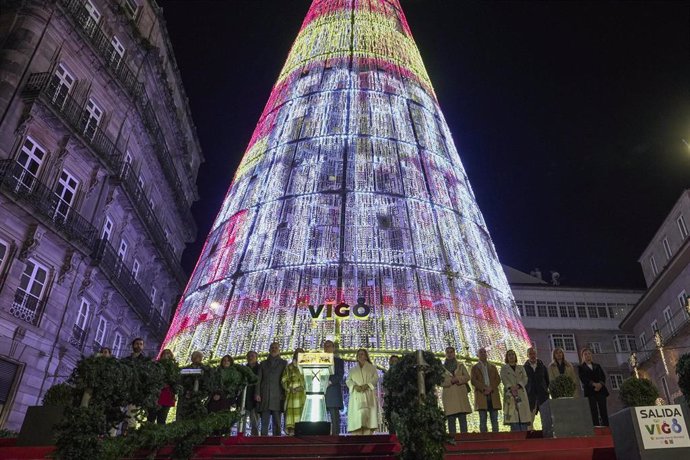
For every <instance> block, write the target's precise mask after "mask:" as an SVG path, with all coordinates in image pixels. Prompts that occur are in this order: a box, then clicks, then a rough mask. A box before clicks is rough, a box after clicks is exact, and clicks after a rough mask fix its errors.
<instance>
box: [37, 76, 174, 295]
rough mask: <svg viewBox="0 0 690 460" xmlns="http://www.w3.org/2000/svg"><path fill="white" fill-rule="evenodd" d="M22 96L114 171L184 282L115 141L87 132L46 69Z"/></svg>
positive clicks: (78, 108)
mask: <svg viewBox="0 0 690 460" xmlns="http://www.w3.org/2000/svg"><path fill="white" fill-rule="evenodd" d="M24 95H25V97H27V98H35V97H38V98H39V99H40V100H41V101H43V102H44V103H45V104H46V105H48V106H49V107H51V108H52V109H53V110H55V111H56V112H57V113H58V114H59V115H60V117H62V119H63V120H64V121H65V123H66V124H67V125H68V126H69V127H70V128H71V129H72V131H73V132H74V133H75V134H76V135H77V136H78V137H79V138H81V139H82V141H83V142H84V143H85V144H86V145H88V146H89V147H91V149H92V150H93V151H94V152H96V154H97V156H98V157H99V158H100V159H101V160H102V161H103V162H104V163H105V164H106V165H107V166H108V167H109V168H110V170H111V171H112V172H113V174H114V175H115V176H116V177H118V178H119V179H120V180H121V181H122V183H123V188H124V189H125V191H126V192H127V196H128V197H129V199H130V202H131V203H132V206H133V207H134V209H135V210H136V212H137V214H138V215H139V217H140V218H141V220H142V221H143V222H144V227H146V229H147V230H148V233H149V234H150V236H151V238H152V239H153V241H154V242H155V245H156V247H157V248H158V250H159V252H160V253H161V255H162V256H163V259H164V260H165V261H166V263H167V265H168V267H169V268H170V270H171V271H172V273H173V275H174V276H175V277H176V278H177V280H178V282H180V283H184V280H185V274H184V272H183V271H182V267H181V266H180V264H179V262H178V261H177V258H176V256H175V251H174V249H173V247H172V245H171V244H170V243H169V242H168V239H167V238H166V237H165V232H164V231H163V227H162V226H161V224H160V223H159V222H158V219H157V218H156V215H155V213H154V212H153V209H151V205H150V204H149V202H148V201H147V200H146V197H145V194H144V191H143V189H142V188H141V186H140V185H139V183H138V180H137V178H136V177H134V174H133V173H132V169H131V166H130V165H129V164H127V163H125V162H124V160H123V159H124V153H123V152H122V151H121V150H120V149H118V148H117V146H116V144H115V142H113V141H112V140H111V139H110V138H109V137H108V135H107V134H106V133H105V131H103V130H102V129H101V128H100V127H98V126H96V127H94V126H93V125H88V131H87V120H88V119H89V118H88V116H87V114H88V112H87V111H86V108H85V106H84V105H83V104H80V103H79V102H78V101H77V100H75V99H74V98H73V97H72V96H70V95H65V94H64V93H63V92H61V91H60V87H59V86H57V85H56V84H55V81H54V80H53V79H52V78H51V75H50V74H49V73H47V72H44V73H36V74H32V75H30V76H29V80H28V82H27V84H26V87H25V89H24Z"/></svg>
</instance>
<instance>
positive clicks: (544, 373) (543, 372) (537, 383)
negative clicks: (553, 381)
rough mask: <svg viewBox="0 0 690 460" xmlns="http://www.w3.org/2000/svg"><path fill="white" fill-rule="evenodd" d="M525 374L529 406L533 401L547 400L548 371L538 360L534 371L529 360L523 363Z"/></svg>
mask: <svg viewBox="0 0 690 460" xmlns="http://www.w3.org/2000/svg"><path fill="white" fill-rule="evenodd" d="M525 372H526V373H527V387H526V388H525V390H527V396H528V397H529V400H530V406H532V405H533V404H532V402H533V401H541V402H543V401H546V400H547V399H548V398H549V370H548V369H547V368H546V366H544V363H543V362H542V361H541V360H540V359H538V360H537V367H536V369H532V365H531V364H530V363H529V360H528V361H527V362H525Z"/></svg>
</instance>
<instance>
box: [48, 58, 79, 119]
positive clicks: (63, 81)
mask: <svg viewBox="0 0 690 460" xmlns="http://www.w3.org/2000/svg"><path fill="white" fill-rule="evenodd" d="M72 86H74V77H73V76H72V74H71V73H70V72H69V70H67V66H65V64H63V63H62V62H60V63H59V64H58V65H57V68H56V69H55V72H54V73H53V78H51V80H50V88H49V92H50V99H51V102H52V103H53V104H54V105H56V106H57V107H58V108H60V109H62V108H63V107H64V105H65V101H66V100H67V96H69V93H70V91H72Z"/></svg>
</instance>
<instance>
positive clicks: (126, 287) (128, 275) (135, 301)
mask: <svg viewBox="0 0 690 460" xmlns="http://www.w3.org/2000/svg"><path fill="white" fill-rule="evenodd" d="M92 259H93V261H94V264H96V265H98V266H99V267H100V268H101V270H102V271H103V273H105V275H106V276H107V277H108V279H109V280H110V281H111V282H112V283H113V285H115V287H116V288H117V289H118V290H119V291H120V293H121V294H122V296H123V297H125V298H126V299H127V300H128V302H129V303H130V305H131V306H132V308H133V309H134V311H135V312H136V313H137V314H138V315H139V317H140V318H141V319H142V320H144V322H145V323H146V324H147V325H148V326H149V329H151V331H152V332H153V333H154V334H155V335H157V336H158V337H162V336H163V335H164V334H165V332H166V331H165V329H166V325H165V322H164V321H163V319H162V318H161V317H160V314H159V313H158V311H156V309H154V308H153V307H152V305H151V300H150V299H149V297H148V296H147V295H146V293H145V292H144V290H143V289H142V287H141V286H140V285H139V282H138V281H137V280H136V278H135V277H134V274H133V273H132V272H131V271H130V270H129V268H127V266H126V265H125V264H124V263H123V262H122V259H120V257H119V256H118V255H117V253H116V252H115V249H113V247H112V246H111V245H110V243H108V241H106V240H98V241H97V243H96V245H95V250H94V253H93V255H92Z"/></svg>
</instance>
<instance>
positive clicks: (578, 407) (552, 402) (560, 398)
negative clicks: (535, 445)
mask: <svg viewBox="0 0 690 460" xmlns="http://www.w3.org/2000/svg"><path fill="white" fill-rule="evenodd" d="M576 389H577V387H576V383H575V382H574V381H573V379H572V378H571V377H570V376H569V375H565V374H562V375H559V376H558V377H556V378H555V379H553V380H552V381H551V382H550V383H549V393H550V395H551V398H552V399H548V400H546V401H545V402H544V403H543V404H542V405H541V406H539V412H540V413H541V425H542V430H543V433H544V437H545V438H564V437H578V436H593V435H594V426H593V425H592V416H591V415H590V412H589V405H588V403H587V400H586V399H584V398H575V397H573V395H574V394H575V390H576Z"/></svg>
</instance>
